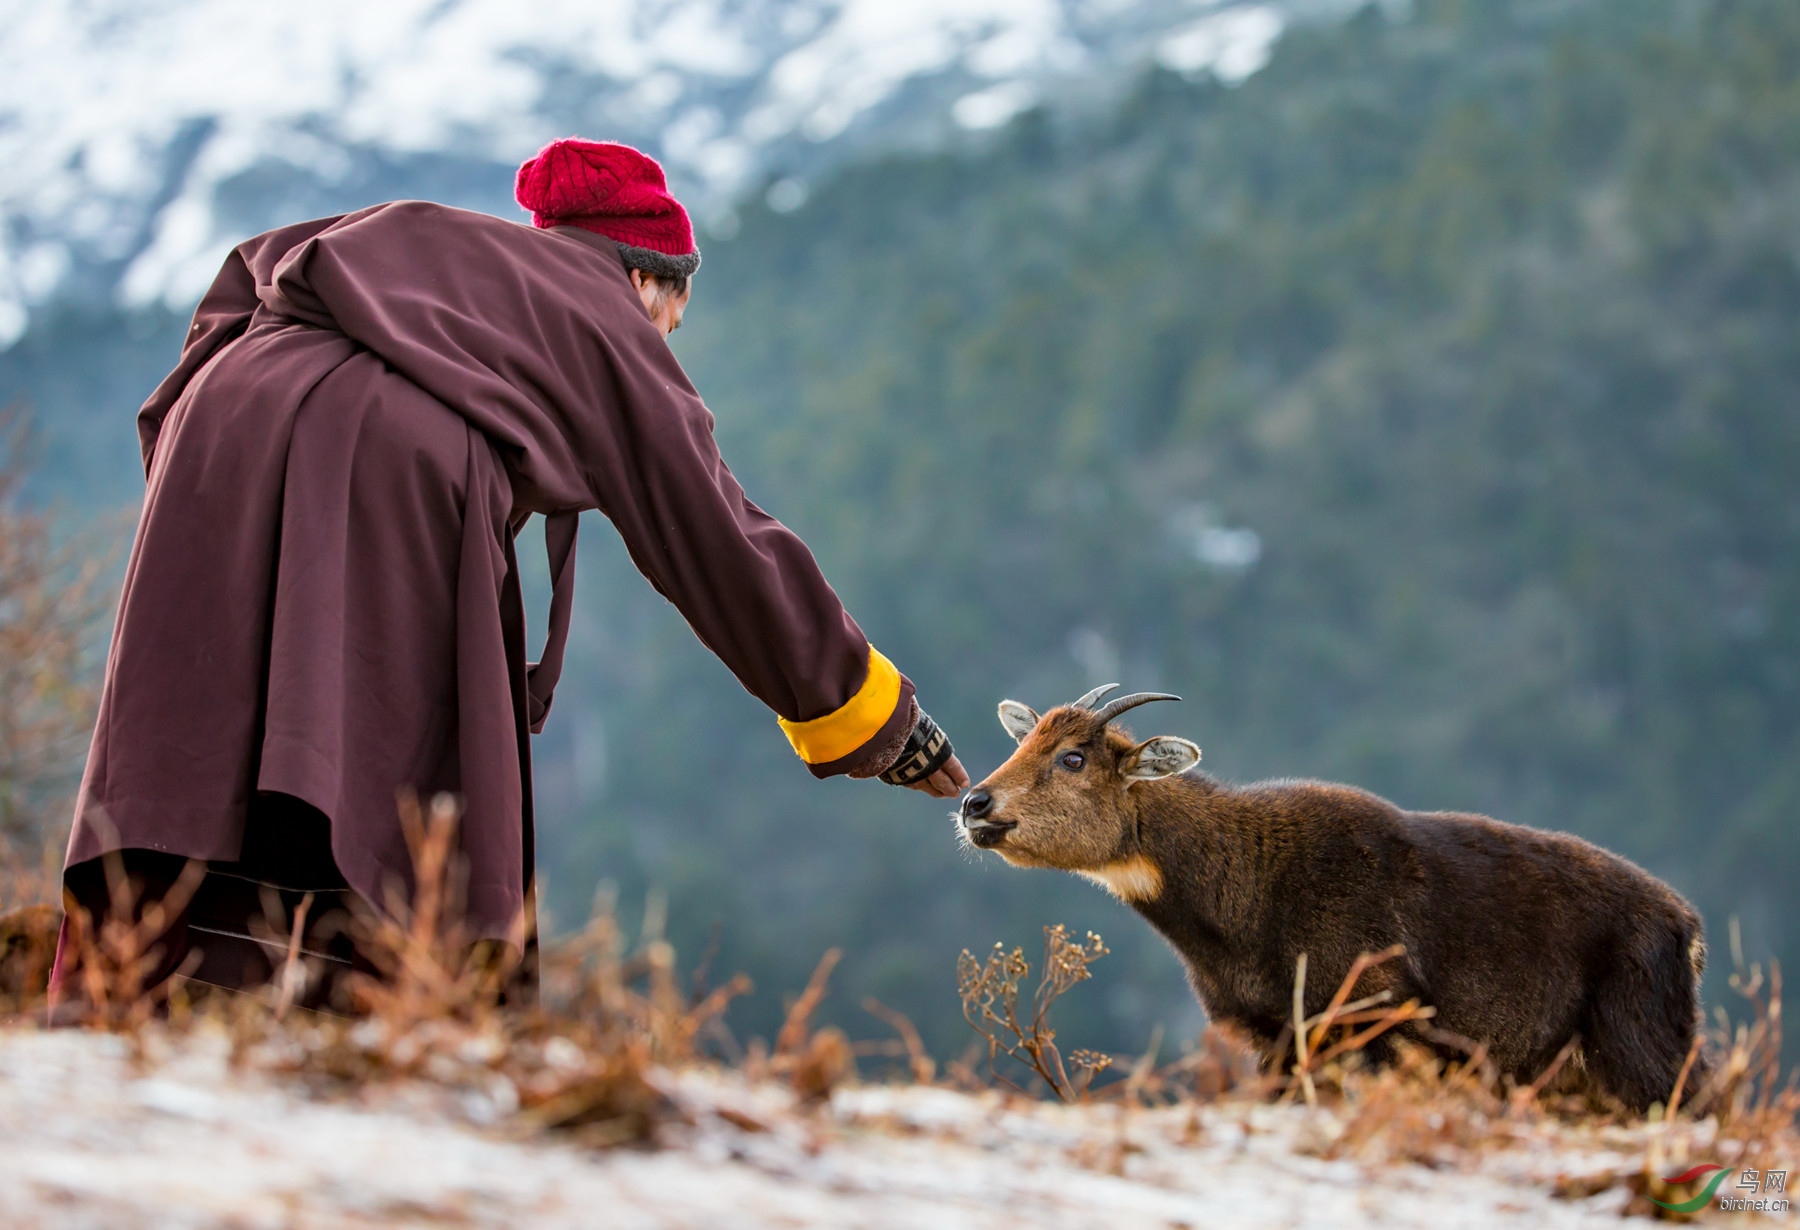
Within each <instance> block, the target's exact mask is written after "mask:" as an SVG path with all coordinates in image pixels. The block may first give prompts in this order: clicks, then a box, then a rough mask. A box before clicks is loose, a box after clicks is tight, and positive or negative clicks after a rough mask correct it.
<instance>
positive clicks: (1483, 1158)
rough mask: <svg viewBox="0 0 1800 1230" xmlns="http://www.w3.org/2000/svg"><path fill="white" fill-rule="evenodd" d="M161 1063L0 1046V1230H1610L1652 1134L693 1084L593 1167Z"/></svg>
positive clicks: (200, 1050) (196, 1060) (462, 1117)
mask: <svg viewBox="0 0 1800 1230" xmlns="http://www.w3.org/2000/svg"><path fill="white" fill-rule="evenodd" d="M152 1049H153V1050H154V1051H156V1052H157V1055H156V1058H154V1059H153V1060H150V1061H135V1060H134V1059H133V1057H132V1054H131V1051H130V1048H129V1047H128V1045H127V1044H126V1043H125V1042H123V1041H122V1040H120V1039H117V1038H112V1037H107V1036H100V1035H92V1034H85V1033H77V1032H58V1033H35V1034H34V1033H29V1032H16V1031H14V1032H6V1033H4V1034H0V1225H5V1226H8V1227H15V1228H18V1230H35V1228H38V1227H42V1228H45V1230H48V1228H50V1227H55V1228H57V1230H65V1228H67V1230H74V1228H84V1227H140V1226H141V1227H146V1228H148V1227H155V1228H157V1230H175V1228H185V1227H193V1228H196V1230H198V1228H201V1227H206V1228H211V1227H219V1228H221V1230H223V1228H225V1227H231V1228H233V1230H260V1228H263V1227H268V1228H270V1230H274V1228H276V1227H282V1228H288V1227H293V1228H303V1227H362V1226H442V1225H455V1226H478V1227H488V1226H493V1227H509V1228H512V1227H540V1226H541V1227H565V1226H566V1227H577V1226H580V1227H593V1226H607V1227H639V1226H642V1227H687V1226H693V1227H764V1226H768V1227H776V1226H805V1227H812V1226H817V1227H929V1228H930V1230H958V1228H960V1227H989V1226H992V1227H1002V1226H1004V1227H1009V1228H1016V1227H1023V1226H1031V1227H1108V1228H1110V1230H1126V1228H1130V1227H1157V1228H1159V1230H1167V1228H1169V1227H1179V1226H1194V1227H1199V1226H1205V1227H1209V1228H1212V1227H1218V1228H1229V1227H1239V1226H1243V1227H1251V1226H1256V1227H1263V1226H1297V1227H1305V1226H1320V1227H1325V1226H1331V1227H1358V1226H1368V1227H1378V1226H1379V1227H1411V1226H1418V1227H1428V1226H1429V1227H1434V1228H1435V1227H1452V1226H1468V1227H1511V1226H1517V1227H1531V1228H1533V1230H1543V1228H1546V1227H1576V1226H1605V1225H1617V1224H1618V1213H1619V1210H1620V1209H1621V1208H1622V1206H1623V1205H1624V1203H1625V1201H1626V1200H1627V1199H1628V1197H1629V1192H1628V1191H1627V1190H1626V1189H1625V1188H1624V1187H1622V1186H1619V1185H1617V1184H1611V1185H1609V1184H1608V1183H1607V1182H1606V1181H1605V1180H1604V1179H1602V1180H1601V1181H1599V1182H1596V1183H1591V1184H1589V1185H1588V1188H1587V1190H1591V1189H1592V1188H1593V1187H1602V1188H1604V1190H1600V1191H1599V1192H1598V1194H1596V1195H1592V1196H1588V1197H1586V1198H1583V1199H1563V1198H1558V1197H1556V1196H1555V1195H1553V1188H1554V1187H1555V1186H1556V1184H1557V1183H1558V1182H1559V1179H1560V1180H1562V1181H1564V1185H1565V1190H1567V1183H1566V1180H1567V1178H1568V1177H1569V1176H1583V1175H1601V1176H1606V1175H1616V1174H1621V1173H1628V1172H1631V1171H1633V1170H1635V1169H1636V1168H1637V1167H1638V1166H1639V1165H1640V1164H1641V1158H1642V1144H1643V1131H1644V1129H1631V1130H1627V1129H1619V1130H1618V1131H1617V1132H1616V1133H1615V1134H1614V1135H1613V1136H1611V1137H1608V1136H1605V1135H1596V1136H1594V1137H1592V1138H1591V1139H1589V1140H1587V1142H1586V1143H1585V1144H1583V1145H1581V1146H1580V1147H1571V1146H1570V1145H1569V1144H1568V1143H1567V1141H1563V1142H1562V1143H1560V1144H1557V1145H1554V1146H1552V1145H1551V1144H1549V1143H1546V1144H1545V1145H1543V1146H1532V1145H1530V1144H1529V1143H1527V1144H1524V1145H1515V1146H1513V1147H1509V1148H1506V1149H1500V1150H1495V1151H1491V1152H1489V1151H1482V1152H1481V1153H1480V1154H1479V1159H1478V1160H1477V1161H1475V1162H1471V1163H1468V1164H1465V1165H1454V1164H1452V1165H1444V1166H1440V1167H1437V1168H1427V1167H1425V1166H1420V1165H1412V1164H1394V1163H1385V1164H1382V1165H1379V1166H1365V1165H1364V1164H1359V1163H1357V1162H1353V1161H1343V1160H1335V1161H1334V1160H1326V1159H1325V1158H1323V1157H1320V1156H1318V1154H1319V1153H1321V1152H1322V1151H1323V1150H1322V1148H1321V1146H1322V1144H1323V1143H1324V1142H1327V1141H1329V1140H1330V1139H1331V1138H1332V1137H1333V1135H1334V1134H1335V1133H1336V1132H1338V1131H1340V1130H1341V1128H1342V1124H1340V1123H1339V1122H1338V1121H1337V1120H1336V1119H1335V1118H1334V1117H1333V1116H1332V1114H1331V1113H1330V1112H1325V1111H1318V1112H1308V1111H1306V1110H1305V1109H1303V1108H1300V1107H1291V1106H1271V1105H1266V1104H1260V1103H1257V1104H1248V1103H1242V1102H1237V1103H1222V1104H1216V1105H1211V1106H1207V1107H1204V1108H1201V1109H1199V1110H1198V1111H1195V1110H1191V1109H1188V1108H1181V1107H1176V1108H1170V1109H1159V1110H1154V1111H1150V1110H1131V1111H1126V1110H1123V1109H1121V1108H1119V1107H1117V1106H1110V1105H1102V1106H1090V1107H1074V1108H1064V1107H1060V1106H1051V1105H1042V1104H1036V1103H1024V1102H1020V1101H1017V1100H1014V1101H1011V1102H1008V1101H1003V1100H1002V1099H1000V1098H999V1097H998V1096H997V1095H993V1094H979V1095H971V1094H964V1093H957V1092H952V1091H950V1090H947V1089H942V1088H929V1087H923V1088H922V1087H885V1086H862V1087H851V1088H846V1089H840V1090H839V1091H838V1092H837V1093H836V1094H835V1095H834V1096H833V1099H832V1101H831V1103H830V1105H829V1106H828V1107H823V1108H820V1109H817V1110H803V1109H801V1108H799V1107H797V1106H796V1105H795V1104H794V1102H793V1099H792V1096H791V1095H790V1094H789V1093H787V1092H786V1090H785V1089H784V1088H783V1087H781V1086H778V1085H774V1084H767V1083H764V1084H752V1083H750V1082H748V1081H746V1080H744V1079H743V1078H742V1077H740V1076H737V1075H735V1074H732V1073H722V1072H718V1071H714V1070H709V1069H693V1070H688V1071H684V1072H680V1073H674V1074H663V1075H662V1076H661V1077H660V1078H659V1079H661V1080H662V1081H663V1082H664V1083H665V1085H666V1087H667V1089H668V1091H669V1093H670V1094H671V1096H672V1097H673V1099H674V1100H675V1102H676V1103H677V1104H678V1105H679V1106H680V1107H681V1108H682V1109H683V1111H684V1112H685V1114H686V1116H687V1117H688V1118H689V1119H690V1120H691V1123H690V1124H689V1125H687V1126H677V1127H674V1128H672V1129H669V1130H668V1131H667V1132H666V1133H665V1139H664V1144H663V1147H661V1148H659V1149H656V1150H645V1151H641V1150H634V1149H615V1150H611V1151H605V1152H599V1151H593V1150H587V1149H583V1148H580V1147H577V1146H575V1145H572V1144H568V1143H559V1142H557V1141H555V1140H553V1139H547V1138H543V1137H537V1138H531V1139H523V1138H519V1137H517V1136H516V1135H515V1134H510V1133H509V1131H508V1128H507V1126H506V1124H507V1120H506V1119H505V1116H504V1114H502V1113H501V1112H502V1111H503V1110H504V1103H505V1102H506V1100H507V1099H506V1097H505V1091H504V1090H494V1091H492V1092H491V1093H490V1094H489V1095H479V1096H472V1095H469V1094H467V1093H464V1094H461V1095H456V1094H452V1093H449V1092H446V1091H444V1090H441V1089H434V1088H430V1087H426V1086H402V1087H386V1088H385V1089H384V1090H381V1091H374V1090H371V1091H366V1092H365V1093H364V1094H363V1095H362V1096H361V1097H360V1098H359V1099H357V1100H355V1101H349V1100H343V1099H321V1098H315V1097H312V1096H309V1095H308V1094H307V1093H306V1092H305V1091H304V1090H303V1089H302V1088H301V1087H300V1086H299V1085H297V1084H295V1083H293V1082H291V1081H278V1080H274V1079H271V1078H267V1077H263V1076H259V1075H255V1074H248V1073H243V1072H239V1071H234V1070H233V1069H232V1068H231V1067H230V1066H229V1064H228V1063H227V1052H228V1047H227V1045H226V1042H225V1040H224V1039H223V1037H222V1036H220V1035H212V1034H206V1033H201V1034H200V1035H198V1036H197V1037H194V1038H192V1039H189V1040H188V1041H185V1042H182V1043H180V1044H178V1045H176V1046H174V1047H172V1048H171V1047H170V1046H168V1045H167V1044H164V1045H163V1046H161V1047H159V1048H152ZM1634 1151H1635V1152H1634Z"/></svg>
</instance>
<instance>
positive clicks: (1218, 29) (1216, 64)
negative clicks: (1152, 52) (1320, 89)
mask: <svg viewBox="0 0 1800 1230" xmlns="http://www.w3.org/2000/svg"><path fill="white" fill-rule="evenodd" d="M1284 24H1285V23H1284V22H1283V21H1282V17H1281V14H1280V13H1278V12H1276V11H1275V9H1273V8H1271V7H1269V6H1267V5H1253V6H1250V7H1248V8H1235V9H1227V10H1225V11H1224V12H1220V13H1214V14H1212V15H1210V16H1207V17H1202V18H1201V19H1200V20H1199V21H1196V22H1194V23H1193V24H1192V25H1190V26H1187V27H1185V28H1183V29H1181V30H1177V31H1176V32H1175V33H1173V34H1171V35H1169V36H1168V37H1167V38H1165V39H1163V41H1162V42H1161V43H1159V44H1157V48H1156V58H1157V60H1158V62H1160V63H1161V64H1162V65H1163V66H1164V67H1166V68H1170V69H1173V70H1175V71H1176V72H1178V73H1190V74H1192V73H1199V72H1202V71H1207V70H1210V71H1211V72H1212V74H1213V75H1214V76H1215V77H1217V78H1218V79H1219V80H1220V81H1223V82H1225V83H1226V84H1227V85H1236V84H1237V83H1238V82H1240V81H1242V80H1244V78H1246V77H1248V76H1250V75H1251V74H1252V73H1254V72H1256V70H1257V69H1259V68H1261V67H1262V66H1263V65H1265V64H1267V63H1268V62H1269V52H1270V50H1271V49H1272V48H1273V47H1274V46H1275V40H1276V39H1277V38H1279V37H1280V35H1281V30H1282V26H1283V25H1284Z"/></svg>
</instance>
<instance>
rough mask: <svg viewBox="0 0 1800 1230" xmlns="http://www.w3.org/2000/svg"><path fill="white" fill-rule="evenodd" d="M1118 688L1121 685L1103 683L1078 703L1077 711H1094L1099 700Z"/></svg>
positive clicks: (1076, 704)
mask: <svg viewBox="0 0 1800 1230" xmlns="http://www.w3.org/2000/svg"><path fill="white" fill-rule="evenodd" d="M1118 686H1119V685H1118V684H1116V683H1103V684H1101V685H1100V686H1099V687H1097V688H1095V689H1094V690H1093V691H1092V692H1089V693H1087V694H1086V695H1085V696H1083V697H1082V698H1081V699H1080V700H1078V701H1076V702H1075V706H1074V707H1075V708H1077V709H1092V708H1093V707H1094V702H1095V701H1097V700H1099V699H1100V698H1101V697H1102V696H1105V695H1106V694H1107V693H1108V692H1110V691H1112V690H1113V689H1114V688H1116V687H1118Z"/></svg>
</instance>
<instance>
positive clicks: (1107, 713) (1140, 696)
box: [1094, 692, 1181, 726]
mask: <svg viewBox="0 0 1800 1230" xmlns="http://www.w3.org/2000/svg"><path fill="white" fill-rule="evenodd" d="M1180 699H1181V697H1179V696H1171V695H1169V694H1168V693H1167V692H1133V693H1132V694H1131V695H1129V696H1121V697H1119V698H1118V699H1117V700H1114V701H1112V702H1111V703H1110V704H1108V705H1107V706H1106V708H1104V709H1101V710H1099V711H1098V712H1096V713H1095V714H1094V716H1095V717H1097V718H1099V719H1100V725H1102V726H1104V725H1106V724H1107V723H1108V722H1110V721H1112V720H1113V719H1114V718H1116V717H1118V716H1119V715H1120V714H1121V713H1123V712H1125V711H1126V710H1127V709H1135V708H1137V707H1138V706H1139V705H1147V704H1149V703H1150V702H1151V701H1153V700H1180Z"/></svg>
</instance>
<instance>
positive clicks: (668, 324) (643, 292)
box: [627, 269, 691, 337]
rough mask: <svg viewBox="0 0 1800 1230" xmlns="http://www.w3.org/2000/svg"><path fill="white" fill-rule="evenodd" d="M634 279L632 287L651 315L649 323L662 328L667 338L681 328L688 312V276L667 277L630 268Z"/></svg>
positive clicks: (689, 289) (629, 272)
mask: <svg viewBox="0 0 1800 1230" xmlns="http://www.w3.org/2000/svg"><path fill="white" fill-rule="evenodd" d="M627 273H628V275H629V276H630V278H631V288H632V289H633V290H635V291H637V293H638V298H639V299H641V300H643V303H644V311H646V312H648V313H649V315H650V323H651V324H653V325H655V326H656V327H657V328H658V329H661V330H662V334H663V336H664V337H667V336H669V334H671V333H673V332H675V330H677V329H679V328H681V317H682V314H683V313H685V312H686V311H687V305H688V296H689V294H690V293H691V288H690V286H689V285H688V280H687V278H685V277H681V276H676V277H664V276H659V275H657V274H654V273H645V272H644V271H643V270H642V269H631V270H627Z"/></svg>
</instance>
